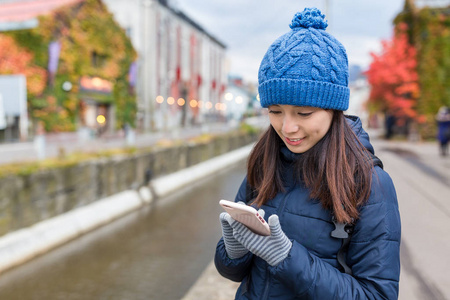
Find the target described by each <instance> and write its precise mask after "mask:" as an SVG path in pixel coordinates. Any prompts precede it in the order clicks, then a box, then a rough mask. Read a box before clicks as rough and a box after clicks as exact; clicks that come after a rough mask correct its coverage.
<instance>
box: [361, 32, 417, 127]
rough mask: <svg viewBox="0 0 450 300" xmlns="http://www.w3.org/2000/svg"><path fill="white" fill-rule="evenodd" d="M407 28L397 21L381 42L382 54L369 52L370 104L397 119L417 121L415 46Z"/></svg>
mask: <svg viewBox="0 0 450 300" xmlns="http://www.w3.org/2000/svg"><path fill="white" fill-rule="evenodd" d="M406 27H407V25H406V24H399V25H398V26H397V27H396V31H395V34H394V36H393V38H392V39H391V40H387V41H383V42H382V51H381V53H379V54H375V53H371V56H372V63H371V64H370V67H369V69H368V71H367V72H366V74H367V78H368V81H369V84H370V85H371V87H372V89H371V93H370V98H369V104H371V105H372V106H374V107H376V108H377V110H382V111H384V112H386V113H389V114H391V115H394V116H396V117H398V118H403V119H405V118H410V119H415V120H419V119H420V116H419V115H418V113H417V110H416V105H417V99H418V97H419V91H420V90H419V84H418V75H417V58H416V49H415V48H414V47H413V46H412V45H411V44H410V43H409V42H408V36H407V34H406V29H407V28H406Z"/></svg>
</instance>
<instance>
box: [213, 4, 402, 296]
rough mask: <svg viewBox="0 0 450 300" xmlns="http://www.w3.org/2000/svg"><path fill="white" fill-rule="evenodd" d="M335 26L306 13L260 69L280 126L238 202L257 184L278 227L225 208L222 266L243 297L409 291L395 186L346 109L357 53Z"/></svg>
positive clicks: (263, 94) (253, 157)
mask: <svg viewBox="0 0 450 300" xmlns="http://www.w3.org/2000/svg"><path fill="white" fill-rule="evenodd" d="M326 26H327V24H326V21H325V20H324V15H323V14H322V13H321V12H320V11H319V10H318V9H315V8H312V9H308V8H307V9H305V10H304V11H303V12H302V13H298V14H296V16H295V17H294V19H293V21H292V23H291V25H290V27H291V29H292V30H291V31H290V32H288V33H287V34H285V35H283V36H281V37H280V38H279V39H277V40H276V41H275V42H274V43H273V44H272V45H271V46H270V48H269V50H268V51H267V53H266V55H265V56H264V58H263V61H262V63H261V66H260V70H259V74H258V75H259V88H258V89H259V94H260V99H261V105H262V106H263V107H267V108H268V112H269V118H270V124H271V125H270V127H269V129H268V130H267V131H266V132H265V133H264V134H263V135H262V137H261V139H260V140H259V141H258V142H257V144H256V145H255V147H254V149H253V151H252V153H251V154H250V157H249V160H248V173H247V177H246V179H245V180H244V182H243V183H242V185H241V187H240V189H239V192H238V194H237V196H236V199H235V201H236V202H238V201H242V202H249V201H248V200H250V199H249V196H248V195H249V193H248V190H249V188H250V189H251V190H253V191H256V197H255V198H253V199H251V200H250V202H251V203H252V204H253V205H255V206H257V207H259V208H260V212H261V213H263V214H264V215H265V219H266V220H268V223H269V226H270V229H271V235H270V236H267V237H264V236H259V235H257V234H255V233H253V232H251V231H250V230H249V229H248V228H246V227H245V226H243V225H242V224H241V223H239V222H237V221H235V220H233V219H232V218H231V217H230V216H229V215H228V214H227V213H222V214H221V215H220V220H221V225H222V233H223V237H222V238H221V239H220V241H219V243H218V245H217V249H216V255H215V264H216V268H217V270H218V271H219V273H220V274H222V275H223V276H224V277H226V278H229V279H230V280H233V281H238V282H241V285H240V287H239V289H238V291H237V293H236V299H258V300H260V299H320V300H322V299H327V300H328V299H397V298H398V282H399V273H400V260H399V248H400V216H399V212H398V204H397V198H396V193H395V189H394V186H393V183H392V181H391V179H390V177H389V175H388V174H387V173H386V172H384V171H383V170H382V168H381V167H380V166H379V164H376V166H375V165H374V159H373V157H374V155H373V152H374V150H373V147H372V146H371V144H370V142H369V137H368V135H367V133H366V132H365V131H364V130H363V129H362V126H361V122H360V120H359V119H358V118H357V117H345V116H344V114H343V111H344V110H346V109H347V108H348V101H349V89H348V87H347V84H348V82H347V81H348V62H347V55H346V53H345V49H344V47H343V46H342V45H341V44H340V43H339V42H338V41H337V40H336V39H335V38H334V37H333V36H331V35H329V34H328V33H326V32H325V30H324V29H325V28H326ZM267 217H268V218H267ZM344 228H345V229H346V230H343V229H344ZM351 231H352V232H351ZM349 234H350V235H351V236H349ZM344 241H345V242H344ZM347 243H348V244H347ZM343 244H345V247H343Z"/></svg>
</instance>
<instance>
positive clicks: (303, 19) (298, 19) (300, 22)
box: [289, 7, 328, 29]
mask: <svg viewBox="0 0 450 300" xmlns="http://www.w3.org/2000/svg"><path fill="white" fill-rule="evenodd" d="M289 27H291V29H295V28H309V27H313V28H316V29H325V28H327V27H328V22H327V21H325V15H324V14H323V13H322V12H321V11H320V10H319V9H317V8H315V7H313V8H308V7H307V8H305V9H304V10H303V11H302V12H300V13H296V14H295V16H294V18H293V19H292V22H291V24H290V25H289Z"/></svg>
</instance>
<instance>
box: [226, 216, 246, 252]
mask: <svg viewBox="0 0 450 300" xmlns="http://www.w3.org/2000/svg"><path fill="white" fill-rule="evenodd" d="M228 218H229V219H231V220H233V218H231V216H230V215H229V214H228V213H226V212H223V213H221V214H220V224H221V225H222V236H223V242H224V244H225V250H226V251H227V254H228V257H229V258H231V259H235V258H240V257H243V256H244V255H245V254H247V252H248V249H247V248H245V247H244V246H242V244H241V243H239V242H238V241H236V239H235V238H234V236H233V228H231V226H230V224H229V223H228V221H227V219H228Z"/></svg>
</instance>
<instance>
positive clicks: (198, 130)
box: [0, 118, 268, 165]
mask: <svg viewBox="0 0 450 300" xmlns="http://www.w3.org/2000/svg"><path fill="white" fill-rule="evenodd" d="M266 119H267V118H251V119H247V123H249V124H251V125H252V126H256V127H266V126H267V124H268V123H267V120H266ZM238 126H239V124H238V123H237V122H228V123H211V124H205V125H201V126H200V125H199V126H190V127H185V128H178V129H173V130H170V131H158V132H153V133H146V134H136V135H135V138H134V139H133V140H132V142H131V143H130V142H129V141H131V140H128V141H127V139H126V138H125V136H124V134H123V133H122V134H121V133H117V134H115V135H111V136H103V137H101V138H98V139H86V138H83V137H82V136H80V135H79V134H78V133H76V132H73V133H59V134H47V135H46V136H45V157H46V158H50V157H57V156H58V155H59V154H60V153H61V152H64V153H66V154H69V153H73V152H96V151H99V150H106V149H114V148H123V147H127V146H132V147H137V148H141V147H149V146H152V145H155V144H157V143H158V142H164V141H167V140H187V139H190V138H192V137H195V136H199V135H201V134H207V133H211V134H217V133H224V132H229V131H231V130H234V129H236V128H237V127H238ZM35 142H36V141H35ZM35 142H17V143H9V144H0V165H1V164H6V163H13V162H24V161H36V160H37V159H38V158H39V153H38V152H39V151H38V144H36V143H35Z"/></svg>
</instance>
